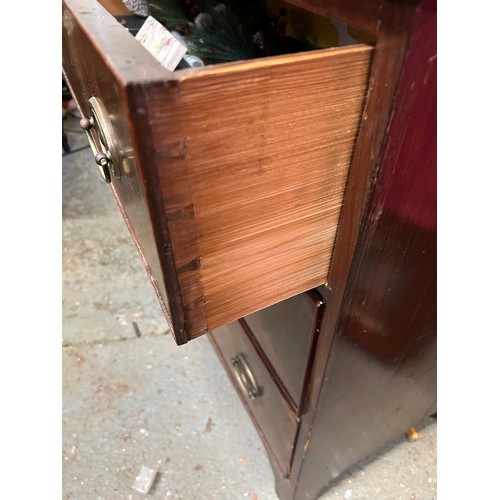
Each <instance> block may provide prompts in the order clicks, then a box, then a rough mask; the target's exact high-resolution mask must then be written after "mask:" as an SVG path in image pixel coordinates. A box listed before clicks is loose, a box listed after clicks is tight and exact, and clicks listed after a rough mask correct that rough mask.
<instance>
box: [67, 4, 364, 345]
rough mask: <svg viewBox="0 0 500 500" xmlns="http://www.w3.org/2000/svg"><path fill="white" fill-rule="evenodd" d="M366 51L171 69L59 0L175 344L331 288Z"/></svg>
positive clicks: (92, 9)
mask: <svg viewBox="0 0 500 500" xmlns="http://www.w3.org/2000/svg"><path fill="white" fill-rule="evenodd" d="M372 52H373V48H372V47H371V46H367V45H353V46H347V47H339V48H332V49H324V50H316V51H311V52H305V53H299V54H293V55H284V56H277V57H268V58H263V59H258V60H251V61H244V62H236V63H229V64H221V65H217V66H206V67H204V68H196V69H187V70H180V71H176V72H169V71H167V70H165V69H164V68H163V67H162V66H161V65H160V64H159V63H158V62H157V61H156V60H155V59H154V58H153V57H152V56H151V55H150V54H149V52H147V50H146V49H144V48H143V47H142V46H141V45H140V44H139V43H138V42H137V41H136V40H135V38H134V37H133V36H132V35H130V33H128V32H127V31H126V29H125V28H123V26H121V25H120V23H118V22H117V21H116V20H115V19H114V18H113V17H112V16H111V15H110V14H109V13H107V12H106V11H105V10H104V9H103V8H102V7H101V6H100V5H99V4H98V3H96V2H93V1H91V0H65V1H64V9H63V67H64V72H65V75H66V79H67V81H68V83H69V85H70V87H71V89H72V92H73V95H74V96H75V98H76V99H77V101H78V104H79V107H80V110H81V113H82V115H83V116H85V117H87V118H89V116H90V113H91V110H90V107H89V101H90V100H91V99H92V98H94V100H96V99H97V100H98V102H99V106H100V109H102V113H103V114H104V115H105V117H106V118H105V120H106V122H107V124H108V125H107V127H106V129H107V130H109V131H110V134H108V135H109V136H108V137H107V139H106V140H105V141H104V143H109V144H110V147H109V151H110V155H111V157H112V165H113V170H114V173H113V172H112V173H111V174H110V181H111V190H112V192H113V193H114V195H115V197H116V199H117V202H118V205H119V207H120V210H121V211H122V214H123V216H124V219H125V222H126V224H127V227H128V229H129V231H130V233H131V235H132V238H133V240H134V242H135V244H136V246H137V248H138V250H139V254H140V256H141V258H142V260H143V263H144V265H145V267H146V270H147V272H148V274H149V276H150V278H151V281H152V283H153V286H154V288H155V290H156V292H157V295H158V298H159V300H160V304H161V305H162V308H163V310H164V312H165V315H166V316H167V317H168V318H169V320H171V322H172V324H171V327H172V330H173V334H174V337H175V339H176V341H177V342H178V343H184V342H187V341H188V340H190V339H192V338H195V337H197V336H199V335H202V334H204V333H206V332H207V331H209V330H211V329H214V328H216V327H218V326H221V325H223V324H226V323H228V322H230V321H233V320H236V319H238V318H240V317H243V316H245V315H248V314H251V313H253V312H255V311H258V310H260V309H262V308H264V307H267V306H269V305H272V304H275V303H277V302H279V301H281V300H283V299H286V298H288V297H291V296H294V295H296V294H298V293H301V292H303V291H306V290H309V289H311V288H314V287H316V286H319V285H321V284H323V283H325V282H326V279H327V274H328V269H329V264H330V260H331V254H332V250H333V245H334V240H335V234H336V228H337V222H338V219H339V215H340V210H341V207H342V203H343V194H344V187H345V184H346V179H347V175H348V171H349V166H350V159H351V155H352V152H353V148H354V143H355V139H356V136H357V131H358V128H359V122H360V116H361V113H362V109H363V105H364V100H365V95H366V93H367V84H368V80H369V69H370V62H371V57H372ZM91 133H93V132H92V131H91ZM101 135H102V134H101ZM94 137H96V136H94ZM95 140H96V141H98V138H95ZM101 146H102V147H105V146H106V144H103V145H101ZM89 161H92V160H90V159H89Z"/></svg>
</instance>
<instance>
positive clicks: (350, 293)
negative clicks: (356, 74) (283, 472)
mask: <svg viewBox="0 0 500 500" xmlns="http://www.w3.org/2000/svg"><path fill="white" fill-rule="evenodd" d="M410 33H411V37H410V40H409V46H408V48H407V50H406V52H405V60H404V65H403V72H402V76H401V79H400V82H399V85H398V90H397V93H396V97H395V105H394V111H393V114H392V116H393V118H392V121H391V123H390V125H389V128H388V133H387V138H386V144H385V147H384V150H383V154H382V156H381V159H380V167H379V170H378V174H377V177H376V179H374V183H373V188H372V190H371V194H370V198H369V209H368V212H367V214H366V216H365V217H364V220H363V225H362V228H361V231H360V235H359V239H358V243H357V248H356V252H355V256H354V259H353V262H352V265H351V266H350V274H349V279H348V281H347V283H346V288H345V293H344V294H343V300H342V305H341V309H340V312H339V315H338V321H336V320H335V319H333V321H332V320H330V321H329V324H326V319H325V322H324V326H325V328H332V329H333V330H334V335H333V344H332V346H331V349H330V350H329V352H328V362H327V366H326V369H325V373H324V375H323V376H322V380H321V383H320V392H319V394H318V399H317V406H316V409H315V411H314V412H313V413H314V425H313V426H311V427H309V431H308V432H309V433H310V436H309V438H308V439H307V440H306V441H305V442H306V443H307V444H306V445H304V448H305V449H303V450H302V453H303V455H302V456H303V460H302V465H301V468H300V473H299V474H298V476H297V481H296V483H295V485H294V486H295V488H294V493H293V495H292V497H293V498H297V499H299V498H314V497H315V496H317V494H318V493H319V491H320V485H321V484H323V485H325V484H327V482H328V481H331V480H332V478H335V477H337V476H339V475H340V474H341V473H342V472H344V471H345V470H346V469H348V468H349V467H350V466H352V465H353V464H355V463H356V462H357V461H359V460H361V459H363V458H365V457H367V456H370V455H371V454H373V453H374V452H376V451H377V450H378V449H380V448H381V447H382V446H384V445H385V444H387V443H389V442H391V441H393V440H394V439H397V438H398V437H402V436H403V434H404V432H405V431H406V430H407V429H408V428H410V427H412V426H416V425H418V424H419V423H420V422H421V421H422V420H423V419H424V418H425V417H426V416H428V415H430V414H431V413H433V412H434V411H435V409H436V5H435V2H433V1H432V0H429V1H427V0H424V1H423V2H422V3H421V4H420V5H419V8H418V10H417V12H416V17H415V19H414V22H413V26H412V30H411V32H410ZM328 305H329V304H328V302H327V305H326V312H327V311H328ZM304 423H305V422H304ZM332 429H336V432H332V431H331V430H332ZM304 431H305V429H304ZM301 432H302V428H301ZM299 440H300V437H299ZM298 446H299V445H298Z"/></svg>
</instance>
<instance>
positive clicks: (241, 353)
mask: <svg viewBox="0 0 500 500" xmlns="http://www.w3.org/2000/svg"><path fill="white" fill-rule="evenodd" d="M211 340H212V342H213V344H214V346H215V348H216V351H217V353H218V354H219V356H220V357H221V360H222V362H223V364H224V365H225V368H226V370H227V371H228V372H229V374H230V377H231V380H232V382H233V383H234V385H235V387H236V389H237V390H238V392H239V394H240V396H241V398H242V400H243V402H244V404H245V406H246V407H247V409H248V411H249V413H250V416H251V417H252V420H253V422H254V424H255V426H256V428H257V430H258V432H259V434H260V436H261V438H262V440H263V442H264V444H265V446H266V448H267V451H268V453H269V455H270V457H271V459H272V460H274V461H275V462H276V464H277V465H278V466H279V468H280V470H281V472H282V473H283V475H284V476H286V475H287V474H288V472H289V470H290V465H291V460H292V456H293V449H294V445H295V437H296V434H297V430H298V425H299V423H298V422H299V421H298V419H297V417H296V415H295V413H294V411H293V410H292V409H291V408H290V406H289V405H288V404H287V402H286V400H285V399H284V398H283V397H282V395H281V393H280V391H279V389H278V387H277V386H276V384H275V382H274V381H273V379H272V377H271V375H270V374H269V372H268V371H267V369H266V367H265V366H264V363H263V362H262V360H261V359H260V357H259V355H258V354H257V352H256V351H255V349H254V346H253V344H252V342H251V341H250V339H249V338H248V336H247V335H246V333H245V330H244V329H243V328H242V326H241V324H240V323H239V322H238V321H236V322H233V323H230V324H228V325H225V326H223V327H220V328H218V329H217V330H214V331H213V332H212V333H211ZM252 379H253V381H252ZM252 387H254V389H253V393H252V389H251V388H252ZM249 392H250V396H249Z"/></svg>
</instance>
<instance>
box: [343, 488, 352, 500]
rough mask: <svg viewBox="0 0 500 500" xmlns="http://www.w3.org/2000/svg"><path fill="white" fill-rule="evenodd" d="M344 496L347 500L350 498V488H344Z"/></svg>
mask: <svg viewBox="0 0 500 500" xmlns="http://www.w3.org/2000/svg"><path fill="white" fill-rule="evenodd" d="M344 498H345V499H346V500H349V499H350V498H352V490H350V489H349V490H346V491H345V493H344Z"/></svg>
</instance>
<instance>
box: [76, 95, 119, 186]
mask: <svg viewBox="0 0 500 500" xmlns="http://www.w3.org/2000/svg"><path fill="white" fill-rule="evenodd" d="M89 110H90V118H82V119H81V120H80V127H81V128H82V129H83V130H85V132H86V133H87V138H88V140H89V143H90V147H91V148H92V152H93V153H94V159H95V162H96V163H97V167H98V168H99V171H100V172H101V176H102V178H103V179H104V182H106V183H108V184H109V183H110V182H111V173H113V174H114V175H115V176H116V177H119V176H120V169H119V167H118V154H117V150H116V144H117V141H116V137H115V133H114V131H113V127H112V126H111V121H110V119H109V115H108V113H107V111H106V108H105V107H104V104H103V103H102V102H101V100H100V99H98V98H97V97H91V98H90V99H89ZM92 129H93V130H94V131H95V134H94V135H92V132H91V131H92Z"/></svg>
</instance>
